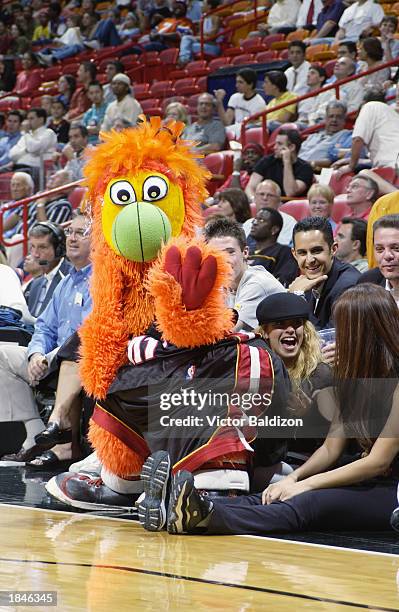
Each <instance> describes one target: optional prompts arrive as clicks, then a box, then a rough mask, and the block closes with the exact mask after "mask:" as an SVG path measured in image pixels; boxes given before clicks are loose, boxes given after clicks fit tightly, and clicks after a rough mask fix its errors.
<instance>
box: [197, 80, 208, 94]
mask: <svg viewBox="0 0 399 612" xmlns="http://www.w3.org/2000/svg"><path fill="white" fill-rule="evenodd" d="M196 85H197V87H198V88H199V90H200V91H202V92H205V91H207V90H208V77H207V76H202V77H199V78H198V79H197V83H196Z"/></svg>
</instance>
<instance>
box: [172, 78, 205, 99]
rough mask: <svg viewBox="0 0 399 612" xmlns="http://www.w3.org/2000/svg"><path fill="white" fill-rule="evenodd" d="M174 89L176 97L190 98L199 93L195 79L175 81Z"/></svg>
mask: <svg viewBox="0 0 399 612" xmlns="http://www.w3.org/2000/svg"><path fill="white" fill-rule="evenodd" d="M174 89H175V92H176V95H177V96H191V95H193V94H196V93H199V91H200V89H199V87H198V85H197V82H196V79H195V78H194V77H189V78H187V79H180V80H179V81H175V83H174Z"/></svg>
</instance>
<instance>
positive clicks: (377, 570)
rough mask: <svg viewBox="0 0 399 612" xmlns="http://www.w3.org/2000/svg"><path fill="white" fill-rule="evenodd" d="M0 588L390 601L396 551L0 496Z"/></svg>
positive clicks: (66, 598)
mask: <svg viewBox="0 0 399 612" xmlns="http://www.w3.org/2000/svg"><path fill="white" fill-rule="evenodd" d="M0 533H1V537H0V591H1V590H10V589H11V590H17V591H21V590H36V591H38V590H41V591H43V590H55V591H57V594H58V604H57V607H56V608H55V607H46V606H39V607H36V608H32V607H29V608H28V607H18V608H17V607H15V608H12V607H3V606H0V610H2V611H3V610H5V611H6V612H9V611H10V610H13V609H15V610H16V611H22V610H32V609H34V610H40V611H41V610H48V611H49V612H51V610H61V611H62V612H67V611H69V610H84V611H86V610H87V611H89V612H97V611H103V610H104V611H107V612H125V611H131V610H134V611H136V610H138V611H140V612H141V611H146V610H160V611H161V612H164V611H169V610H179V612H185V611H188V610H189V611H190V612H197V611H199V610H200V611H202V610H223V611H224V612H226V611H228V612H230V611H233V612H246V611H249V610H251V611H252V610H267V611H272V612H275V611H276V612H279V611H283V610H284V611H286V610H287V611H288V610H289V611H290V612H293V611H297V610H298V611H301V610H310V611H313V610H326V611H333V610H340V611H342V612H346V611H349V610H352V611H353V610H359V609H360V610H361V609H368V610H399V597H398V584H397V578H398V576H399V557H398V556H395V555H388V554H380V553H367V552H363V551H353V550H347V549H339V548H329V547H323V546H319V545H306V544H302V543H297V542H287V541H283V540H274V539H266V538H254V537H246V536H242V537H215V536H214V537H204V536H203V537H188V536H168V535H167V534H166V533H164V532H162V533H157V534H150V533H146V532H145V531H143V530H142V529H141V527H140V526H139V525H138V524H136V523H134V522H132V521H127V520H120V519H109V518H103V517H98V516H93V515H87V514H73V513H65V512H56V511H48V510H41V509H31V508H23V507H16V506H8V505H6V504H4V505H0Z"/></svg>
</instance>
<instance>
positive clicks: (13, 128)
mask: <svg viewBox="0 0 399 612" xmlns="http://www.w3.org/2000/svg"><path fill="white" fill-rule="evenodd" d="M21 121H22V117H21V113H20V112H19V111H18V110H12V111H10V112H9V113H8V115H7V119H6V128H7V132H6V133H5V135H4V136H3V137H2V138H1V139H0V171H1V172H5V171H7V170H8V169H11V168H12V161H11V159H10V156H9V153H10V149H12V147H13V146H14V145H16V144H17V142H18V140H19V139H20V138H21Z"/></svg>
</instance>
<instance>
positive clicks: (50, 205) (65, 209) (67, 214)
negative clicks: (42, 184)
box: [28, 168, 72, 228]
mask: <svg viewBox="0 0 399 612" xmlns="http://www.w3.org/2000/svg"><path fill="white" fill-rule="evenodd" d="M70 181H71V179H70V177H69V174H68V172H67V170H66V169H65V168H64V169H63V170H58V172H55V173H54V174H52V175H51V176H50V177H49V179H48V180H47V185H46V191H48V190H50V189H55V188H56V187H61V186H62V185H66V184H67V183H69V182H70ZM71 219H72V206H71V203H70V202H69V200H68V199H67V197H66V195H65V192H64V193H60V192H58V193H56V194H52V195H49V196H45V197H43V198H40V199H39V200H35V201H34V202H32V204H31V205H30V207H29V218H28V227H29V228H31V227H34V225H35V223H37V222H40V223H43V222H45V221H50V222H51V223H55V224H56V225H61V224H62V223H66V222H67V221H70V220H71Z"/></svg>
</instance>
